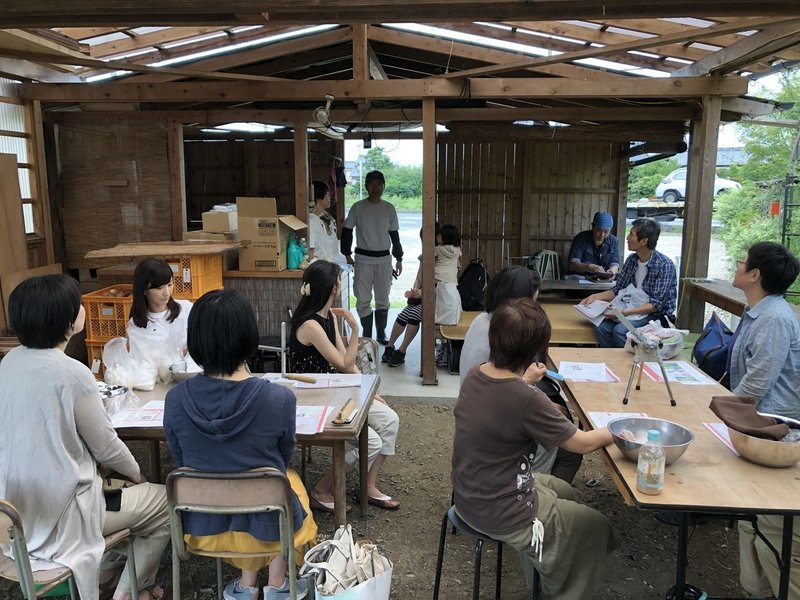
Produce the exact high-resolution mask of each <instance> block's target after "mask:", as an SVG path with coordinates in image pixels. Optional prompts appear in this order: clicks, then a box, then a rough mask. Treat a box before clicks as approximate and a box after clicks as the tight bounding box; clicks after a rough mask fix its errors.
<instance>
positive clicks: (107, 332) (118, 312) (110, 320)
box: [83, 283, 133, 343]
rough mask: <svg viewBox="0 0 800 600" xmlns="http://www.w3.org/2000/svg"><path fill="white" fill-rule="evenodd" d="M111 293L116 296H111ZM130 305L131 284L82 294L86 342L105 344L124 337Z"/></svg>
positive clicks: (122, 284)
mask: <svg viewBox="0 0 800 600" xmlns="http://www.w3.org/2000/svg"><path fill="white" fill-rule="evenodd" d="M111 292H115V293H116V294H117V295H112V293H111ZM119 294H127V295H119ZM132 304H133V286H132V285H131V284H126V283H120V284H118V285H112V286H110V287H107V288H103V289H101V290H97V291H96V292H90V293H88V294H84V295H83V307H84V308H85V309H86V341H87V342H103V343H105V342H107V341H108V340H111V339H114V338H116V337H126V331H127V329H128V319H129V318H130V316H131V315H130V312H131V305H132Z"/></svg>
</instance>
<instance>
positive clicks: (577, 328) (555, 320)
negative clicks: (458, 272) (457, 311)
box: [439, 300, 597, 346]
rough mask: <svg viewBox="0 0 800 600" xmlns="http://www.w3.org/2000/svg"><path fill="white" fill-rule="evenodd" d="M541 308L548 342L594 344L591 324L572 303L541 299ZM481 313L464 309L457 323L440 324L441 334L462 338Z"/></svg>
mask: <svg viewBox="0 0 800 600" xmlns="http://www.w3.org/2000/svg"><path fill="white" fill-rule="evenodd" d="M541 305H542V308H544V311H545V313H547V316H548V318H549V319H550V326H551V327H552V334H551V336H550V343H551V344H553V345H554V346H555V345H576V344H578V345H586V346H596V345H597V336H595V334H594V329H593V328H592V324H591V323H590V322H589V321H588V320H587V319H586V318H585V317H584V316H583V315H581V314H580V313H579V312H578V311H577V310H575V307H574V306H573V305H572V304H569V303H563V302H550V301H547V300H543V301H542V302H541ZM479 314H481V312H480V311H464V312H462V313H461V319H460V320H459V321H458V325H440V326H439V330H440V333H441V336H442V337H443V338H444V339H446V340H463V339H464V338H465V337H466V335H467V330H468V329H469V326H470V325H472V321H474V320H475V317H477V316H478V315H479Z"/></svg>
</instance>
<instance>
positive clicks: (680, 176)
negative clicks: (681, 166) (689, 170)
mask: <svg viewBox="0 0 800 600" xmlns="http://www.w3.org/2000/svg"><path fill="white" fill-rule="evenodd" d="M672 178H673V179H675V180H676V181H684V180H685V179H686V171H678V172H677V173H675V175H673V176H672Z"/></svg>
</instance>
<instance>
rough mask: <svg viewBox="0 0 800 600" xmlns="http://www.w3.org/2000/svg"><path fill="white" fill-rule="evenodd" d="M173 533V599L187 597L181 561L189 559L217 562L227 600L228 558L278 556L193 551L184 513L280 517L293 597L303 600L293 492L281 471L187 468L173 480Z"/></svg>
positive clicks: (170, 483) (169, 490)
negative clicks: (299, 591)
mask: <svg viewBox="0 0 800 600" xmlns="http://www.w3.org/2000/svg"><path fill="white" fill-rule="evenodd" d="M167 502H168V504H169V521H170V533H171V536H172V597H173V599H174V600H180V598H181V560H187V559H188V558H189V554H195V555H197V556H208V557H211V558H216V559H217V598H219V599H220V600H221V599H222V591H223V583H222V559H223V558H256V557H262V556H270V555H272V553H266V552H260V553H259V552H256V553H244V552H228V551H225V552H206V551H202V550H193V549H191V548H188V547H187V546H186V544H185V543H184V539H183V523H182V521H181V513H184V512H200V513H212V514H218V515H220V514H221V515H233V514H251V513H262V512H277V513H278V514H279V524H280V531H281V554H282V555H283V556H284V558H286V561H287V562H288V563H289V575H288V577H289V593H290V597H291V598H293V599H295V598H297V581H296V579H295V564H294V528H293V527H292V488H291V485H290V484H289V480H288V478H287V477H286V475H284V474H283V473H281V472H280V471H279V470H277V469H273V468H270V467H264V468H261V469H253V470H250V471H242V472H238V473H212V472H209V471H195V470H193V469H189V468H186V467H183V468H180V469H176V470H175V471H172V472H171V473H170V474H169V475H168V476H167Z"/></svg>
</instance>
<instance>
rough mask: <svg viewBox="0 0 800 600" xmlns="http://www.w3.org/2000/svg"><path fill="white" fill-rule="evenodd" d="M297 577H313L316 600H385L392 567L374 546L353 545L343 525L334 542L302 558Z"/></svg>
mask: <svg viewBox="0 0 800 600" xmlns="http://www.w3.org/2000/svg"><path fill="white" fill-rule="evenodd" d="M304 562H305V564H304V565H303V568H302V569H300V575H301V576H303V575H307V574H309V573H313V574H314V575H315V577H314V580H315V588H316V592H317V595H318V596H321V597H325V598H342V599H344V598H347V599H348V600H350V599H364V600H367V599H369V600H388V598H389V591H390V589H391V584H392V563H391V561H389V559H387V558H386V557H385V556H383V555H382V554H381V553H380V552H379V551H378V548H377V546H375V544H370V543H363V542H362V543H356V542H355V541H354V540H353V531H352V528H351V527H350V525H342V526H341V527H339V529H337V530H336V533H334V534H333V539H330V540H326V541H324V542H321V543H319V544H317V545H316V546H314V547H313V548H311V550H309V551H308V552H306V555H305V561H304Z"/></svg>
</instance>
